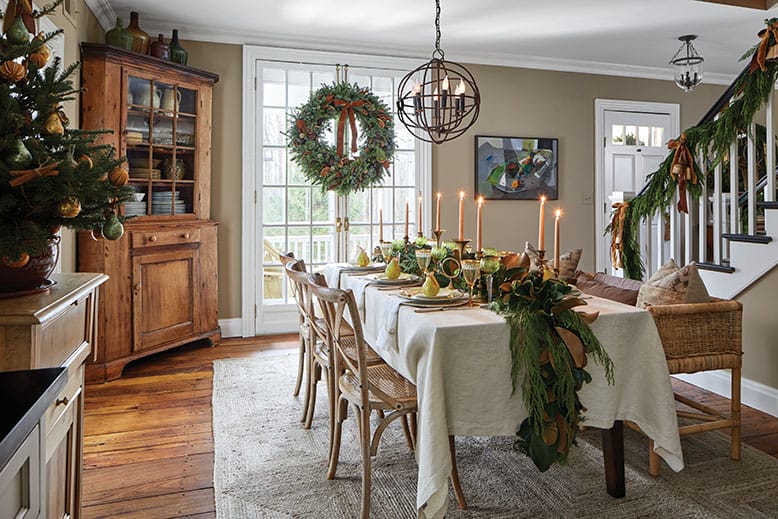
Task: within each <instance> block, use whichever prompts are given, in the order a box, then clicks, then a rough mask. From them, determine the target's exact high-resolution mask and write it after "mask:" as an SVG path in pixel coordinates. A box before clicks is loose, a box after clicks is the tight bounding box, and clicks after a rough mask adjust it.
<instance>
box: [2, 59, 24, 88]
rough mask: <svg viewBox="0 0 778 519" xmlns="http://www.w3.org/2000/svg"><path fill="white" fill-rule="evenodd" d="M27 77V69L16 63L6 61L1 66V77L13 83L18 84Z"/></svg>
mask: <svg viewBox="0 0 778 519" xmlns="http://www.w3.org/2000/svg"><path fill="white" fill-rule="evenodd" d="M26 75H27V67H25V66H24V65H22V64H21V63H17V62H15V61H6V62H4V63H3V64H2V65H0V76H2V77H3V79H5V80H6V81H9V82H11V83H18V82H19V81H21V80H22V79H24V78H25V76H26Z"/></svg>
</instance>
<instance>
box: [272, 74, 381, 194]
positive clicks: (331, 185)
mask: <svg viewBox="0 0 778 519" xmlns="http://www.w3.org/2000/svg"><path fill="white" fill-rule="evenodd" d="M333 120H335V121H337V126H336V129H335V137H336V139H335V141H336V142H335V145H331V144H328V143H327V142H325V141H324V134H325V132H326V131H327V130H329V129H331V128H332V124H331V121H333ZM357 122H359V127H357ZM347 127H348V128H349V130H350V134H351V148H350V151H351V153H350V154H349V153H348V152H347V151H346V150H345V146H344V142H345V132H346V128H347ZM357 132H359V133H357ZM286 135H287V137H289V147H290V149H291V153H292V160H294V161H295V162H296V163H297V164H298V165H299V166H300V168H301V169H302V173H303V175H305V177H306V178H307V179H308V180H309V181H310V182H311V184H314V185H320V186H321V187H322V191H325V192H326V191H328V190H332V191H335V192H336V193H338V194H340V195H347V194H349V193H352V192H354V191H362V190H364V189H367V188H369V187H373V186H375V185H379V184H381V183H382V182H383V180H384V176H385V175H386V174H387V172H388V171H389V168H390V167H391V160H392V155H393V154H394V149H395V145H394V122H393V120H392V116H391V112H390V110H389V108H388V107H387V106H386V104H385V103H384V102H383V101H381V99H379V98H378V97H377V96H376V95H375V94H373V93H372V92H370V90H369V89H366V88H362V87H360V86H358V85H357V84H349V83H335V84H333V85H323V86H322V87H321V88H320V89H319V90H317V91H316V92H314V93H313V94H311V97H310V99H309V100H308V102H307V103H305V104H303V105H302V106H300V107H298V108H297V109H296V110H294V111H293V112H292V114H291V117H290V121H289V129H288V131H287V133H286ZM358 143H360V144H359V145H358Z"/></svg>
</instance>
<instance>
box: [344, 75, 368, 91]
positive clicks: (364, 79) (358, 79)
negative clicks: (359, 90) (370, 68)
mask: <svg viewBox="0 0 778 519" xmlns="http://www.w3.org/2000/svg"><path fill="white" fill-rule="evenodd" d="M348 82H349V83H356V84H357V85H359V86H361V87H365V88H370V76H362V75H359V74H349V76H348Z"/></svg>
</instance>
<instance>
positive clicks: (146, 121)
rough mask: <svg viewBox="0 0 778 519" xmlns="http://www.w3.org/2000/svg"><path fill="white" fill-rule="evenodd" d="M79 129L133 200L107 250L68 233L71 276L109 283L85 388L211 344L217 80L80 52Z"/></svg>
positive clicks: (141, 58)
mask: <svg viewBox="0 0 778 519" xmlns="http://www.w3.org/2000/svg"><path fill="white" fill-rule="evenodd" d="M81 61H82V65H81V74H82V86H83V88H84V92H83V94H82V96H81V127H82V128H85V129H97V128H107V129H111V130H113V133H110V134H106V135H105V136H104V137H103V141H104V142H107V143H110V144H112V145H113V146H114V147H116V149H117V150H118V152H119V154H120V155H121V156H123V157H126V158H127V161H128V164H127V166H128V169H129V172H130V185H131V186H133V187H134V188H135V191H136V194H137V196H136V198H137V200H135V201H133V202H128V203H127V204H125V205H124V206H122V207H121V208H120V210H121V211H122V212H123V213H124V215H125V216H133V218H131V219H129V220H127V222H125V235H124V236H123V237H122V238H121V239H119V240H117V241H108V240H104V239H95V238H94V237H93V236H92V235H91V234H89V233H80V234H79V236H78V269H79V270H80V271H84V272H104V273H106V274H108V276H109V277H110V279H109V281H108V282H107V283H105V285H103V287H102V289H101V295H100V312H99V315H100V321H99V323H98V338H99V344H100V345H101V348H100V349H99V350H98V351H97V354H96V356H95V358H94V359H93V361H92V362H90V363H89V364H88V365H87V372H86V378H87V381H90V382H97V381H106V380H112V379H115V378H118V377H120V376H121V373H122V370H123V369H124V366H125V365H126V364H127V363H128V362H130V361H132V360H135V359H138V358H140V357H144V356H147V355H150V354H152V353H157V352H159V351H163V350H166V349H169V348H172V347H175V346H179V345H181V344H185V343H189V342H192V341H195V340H199V339H208V340H210V341H211V342H212V343H217V342H218V341H219V340H220V338H221V332H220V330H219V325H218V319H217V272H216V268H217V265H216V223H215V222H214V221H212V220H210V211H211V204H210V181H211V98H212V89H213V85H214V83H215V82H216V81H218V79H219V77H218V75H216V74H212V73H210V72H205V71H202V70H197V69H194V68H191V67H187V66H183V65H179V64H175V63H171V62H169V61H163V60H160V59H157V58H154V57H151V56H146V55H143V54H138V53H135V52H132V51H128V50H123V49H119V48H116V47H111V46H108V45H95V44H88V43H83V44H82V45H81Z"/></svg>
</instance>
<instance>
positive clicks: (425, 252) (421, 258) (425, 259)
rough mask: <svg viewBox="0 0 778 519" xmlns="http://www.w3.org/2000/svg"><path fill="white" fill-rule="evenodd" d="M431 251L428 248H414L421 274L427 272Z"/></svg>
mask: <svg viewBox="0 0 778 519" xmlns="http://www.w3.org/2000/svg"><path fill="white" fill-rule="evenodd" d="M431 257H432V252H431V251H430V250H429V249H417V250H416V262H417V263H418V264H419V268H420V269H421V272H422V274H426V273H427V268H428V267H429V266H430V258H431Z"/></svg>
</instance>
